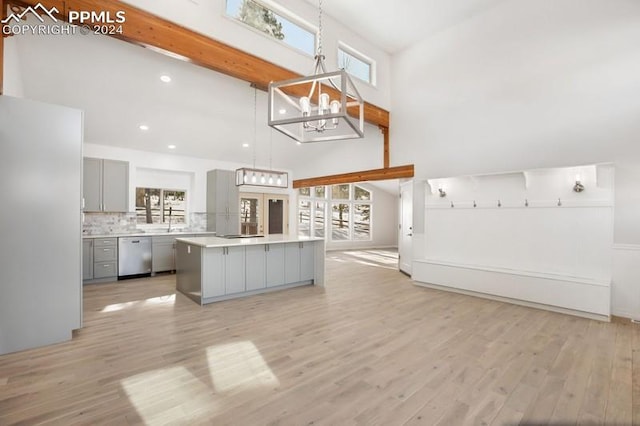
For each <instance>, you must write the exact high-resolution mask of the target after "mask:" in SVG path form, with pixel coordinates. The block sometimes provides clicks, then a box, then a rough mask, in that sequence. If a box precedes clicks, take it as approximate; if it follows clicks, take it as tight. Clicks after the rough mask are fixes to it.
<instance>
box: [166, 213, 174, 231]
mask: <svg viewBox="0 0 640 426" xmlns="http://www.w3.org/2000/svg"><path fill="white" fill-rule="evenodd" d="M172 212H173V207H169V229H167V232H171V213H172Z"/></svg>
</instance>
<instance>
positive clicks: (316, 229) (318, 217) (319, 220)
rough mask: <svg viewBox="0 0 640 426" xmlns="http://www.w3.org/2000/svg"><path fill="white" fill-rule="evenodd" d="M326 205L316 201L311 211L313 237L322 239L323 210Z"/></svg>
mask: <svg viewBox="0 0 640 426" xmlns="http://www.w3.org/2000/svg"><path fill="white" fill-rule="evenodd" d="M316 188H318V187H316ZM322 188H324V187H322ZM326 204H327V203H325V202H323V201H316V202H315V206H314V209H313V211H314V213H313V235H314V236H315V237H318V238H324V227H325V225H324V210H325V208H326V207H325V205H326Z"/></svg>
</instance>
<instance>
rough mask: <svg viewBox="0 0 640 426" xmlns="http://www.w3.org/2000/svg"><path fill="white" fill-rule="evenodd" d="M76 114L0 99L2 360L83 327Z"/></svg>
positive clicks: (78, 124) (79, 145)
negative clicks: (9, 355)
mask: <svg viewBox="0 0 640 426" xmlns="http://www.w3.org/2000/svg"><path fill="white" fill-rule="evenodd" d="M82 136H83V114H82V112H81V111H79V110H75V109H71V108H67V107H62V106H57V105H49V104H45V103H41V102H35V101H30V100H26V99H19V98H12V97H8V96H0V354H5V353H9V352H15V351H19V350H23V349H29V348H33V347H38V346H43V345H48V344H52V343H57V342H62V341H65V340H69V339H71V335H72V331H73V330H74V329H78V328H80V327H81V326H82V271H81V268H82V260H81V246H82V222H81V203H82Z"/></svg>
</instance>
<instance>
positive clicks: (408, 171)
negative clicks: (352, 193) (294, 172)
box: [293, 164, 414, 188]
mask: <svg viewBox="0 0 640 426" xmlns="http://www.w3.org/2000/svg"><path fill="white" fill-rule="evenodd" d="M413 174H414V172H413V164H409V165H406V166H397V167H387V168H384V169H375V170H365V171H362V172H352V173H343V174H339V175H331V176H322V177H315V178H309V179H297V180H294V181H293V187H294V188H307V187H309V186H318V185H337V184H340V183H354V182H366V181H370V180H387V179H399V178H412V177H413Z"/></svg>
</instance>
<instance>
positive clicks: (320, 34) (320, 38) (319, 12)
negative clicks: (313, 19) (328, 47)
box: [318, 0, 322, 58]
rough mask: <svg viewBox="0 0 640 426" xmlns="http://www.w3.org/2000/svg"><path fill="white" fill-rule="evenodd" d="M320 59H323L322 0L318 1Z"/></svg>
mask: <svg viewBox="0 0 640 426" xmlns="http://www.w3.org/2000/svg"><path fill="white" fill-rule="evenodd" d="M318 57H319V58H320V57H322V0H318Z"/></svg>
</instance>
